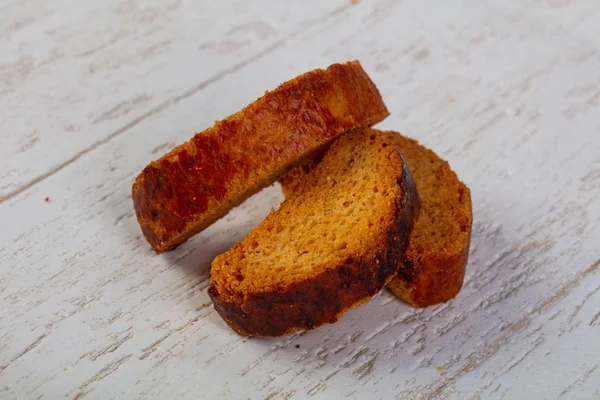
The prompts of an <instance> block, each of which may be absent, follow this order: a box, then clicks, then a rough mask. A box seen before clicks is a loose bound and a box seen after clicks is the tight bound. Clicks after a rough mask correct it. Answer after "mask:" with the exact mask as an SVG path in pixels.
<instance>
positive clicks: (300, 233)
mask: <svg viewBox="0 0 600 400" xmlns="http://www.w3.org/2000/svg"><path fill="white" fill-rule="evenodd" d="M418 207H419V201H418V197H417V195H416V190H415V187H414V182H412V178H411V176H410V173H408V172H407V168H405V164H404V162H403V161H402V159H401V157H400V156H399V154H398V152H397V150H396V149H395V148H394V146H393V144H392V143H391V141H390V140H389V138H387V137H385V136H383V135H380V134H378V133H376V132H374V131H370V130H367V131H355V132H352V133H348V134H346V135H344V136H343V137H342V138H340V139H338V140H337V141H336V142H335V143H334V144H333V145H332V146H331V148H330V149H329V151H328V152H327V154H326V155H325V157H324V158H323V161H322V162H321V163H320V164H318V165H317V166H316V167H315V168H314V169H313V170H312V171H311V172H310V173H309V174H307V175H306V176H305V179H304V184H303V185H302V187H301V188H299V189H298V190H297V191H295V192H294V193H293V195H291V196H290V197H288V198H287V199H286V200H285V201H284V202H283V203H282V204H281V207H280V209H279V210H278V211H273V212H271V214H270V215H269V216H268V217H267V218H266V219H265V220H264V221H263V222H262V223H261V224H260V225H259V226H257V227H256V228H255V229H254V230H252V231H251V232H250V233H249V234H248V235H247V237H246V238H245V239H244V240H243V241H242V242H241V243H238V244H237V245H235V246H234V247H233V248H232V249H230V250H229V251H228V252H226V253H224V254H222V255H220V256H218V257H217V258H216V259H215V260H214V262H213V264H212V271H211V288H210V290H209V294H210V295H211V297H212V298H213V302H214V303H215V308H216V309H217V311H218V312H219V313H220V314H221V316H223V318H224V319H225V320H226V321H227V322H228V323H229V324H230V325H231V326H232V327H233V328H234V329H235V330H236V331H238V332H239V333H241V334H244V335H269V336H273V335H281V334H284V333H286V332H290V331H293V330H296V329H311V328H314V327H316V326H319V325H321V324H323V323H331V322H335V321H336V320H337V318H338V317H339V316H340V315H341V314H342V313H343V312H345V311H346V310H347V309H349V308H351V307H353V306H355V305H357V304H359V303H361V302H363V301H365V300H367V299H368V298H370V297H371V296H372V295H373V294H375V293H376V292H377V291H379V290H380V289H381V288H383V287H384V285H385V284H386V283H387V282H388V281H389V280H390V279H391V277H392V276H393V275H394V273H395V272H396V270H397V268H398V264H399V259H400V258H401V257H402V256H403V254H404V251H405V249H406V247H407V245H408V237H409V234H410V231H411V230H412V227H413V224H414V220H415V218H416V214H417V213H418Z"/></svg>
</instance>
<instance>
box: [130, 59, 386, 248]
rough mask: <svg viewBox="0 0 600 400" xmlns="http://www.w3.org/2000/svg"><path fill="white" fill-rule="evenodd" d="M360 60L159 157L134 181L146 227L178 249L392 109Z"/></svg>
mask: <svg viewBox="0 0 600 400" xmlns="http://www.w3.org/2000/svg"><path fill="white" fill-rule="evenodd" d="M388 114H389V113H388V111H387V109H386V107H385V104H384V103H383V100H382V99H381V95H380V94H379V91H378V90H377V88H376V86H375V85H374V84H373V82H372V81H371V79H370V78H369V77H368V75H367V74H366V73H365V72H364V70H363V69H362V67H361V66H360V64H359V63H358V61H352V62H349V63H346V64H334V65H332V66H330V67H329V68H327V69H326V70H315V71H311V72H308V73H306V74H304V75H301V76H300V77H298V78H296V79H294V80H291V81H288V82H286V83H283V84H282V85H280V86H279V87H278V88H277V89H275V90H273V91H271V92H267V93H266V94H265V95H264V96H263V97H261V98H259V99H258V100H256V101H255V102H254V103H252V104H250V105H249V106H247V107H246V108H244V109H243V110H242V111H240V112H238V113H236V114H233V115H231V116H229V117H228V118H226V119H224V120H222V121H219V122H217V123H216V124H215V126H214V127H212V128H209V129H207V130H206V131H204V132H201V133H198V134H196V135H195V136H194V137H193V138H192V139H191V140H190V141H188V142H187V143H184V144H182V145H180V146H178V147H176V148H175V149H173V150H172V151H171V152H169V153H168V154H166V155H165V156H163V157H162V158H160V159H158V160H156V161H153V162H152V163H150V165H148V166H147V167H146V168H144V170H143V171H142V172H141V173H140V175H139V176H138V177H137V179H136V180H135V182H134V183H133V188H132V197H133V202H134V207H135V212H136V216H137V219H138V222H139V224H140V227H141V229H142V232H143V234H144V236H145V237H146V239H147V240H148V242H150V244H151V245H152V247H153V248H154V250H155V251H156V252H157V253H161V252H163V251H167V250H171V249H173V248H175V247H176V246H177V245H179V244H181V243H183V242H184V241H185V240H187V239H188V238H189V237H190V236H192V235H194V234H196V233H198V232H200V231H201V230H203V229H205V228H206V227H207V226H209V225H210V224H212V223H213V222H215V221H216V220H217V219H219V218H221V217H222V216H224V215H225V214H227V213H228V212H229V211H230V210H231V209H232V208H233V207H235V206H236V205H238V204H240V203H241V202H242V201H244V200H245V199H247V198H248V197H250V196H251V195H252V194H254V193H256V192H258V191H259V190H260V189H262V188H264V187H266V186H268V185H270V184H272V183H273V182H275V181H276V180H277V179H279V178H280V177H281V176H282V175H284V174H285V173H286V172H287V170H289V168H291V167H293V166H295V165H296V164H298V163H299V162H301V161H303V160H305V159H306V157H308V156H309V155H310V154H312V153H313V152H315V151H318V150H319V149H321V148H322V147H323V146H325V145H327V144H328V143H329V142H331V141H332V140H333V139H335V138H336V137H338V136H340V135H341V134H343V133H344V132H347V131H349V130H351V129H355V128H359V127H365V126H370V125H372V124H375V123H377V122H379V121H381V120H382V119H384V118H385V117H386V116H387V115H388Z"/></svg>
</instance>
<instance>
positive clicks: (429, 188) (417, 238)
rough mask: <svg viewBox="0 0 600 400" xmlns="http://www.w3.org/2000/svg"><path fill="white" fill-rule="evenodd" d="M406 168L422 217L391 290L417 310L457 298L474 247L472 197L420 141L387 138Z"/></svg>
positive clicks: (389, 135) (447, 167) (441, 161)
mask: <svg viewBox="0 0 600 400" xmlns="http://www.w3.org/2000/svg"><path fill="white" fill-rule="evenodd" d="M386 135H387V137H388V138H389V139H390V140H394V143H395V144H396V146H397V147H398V148H399V149H400V152H401V153H402V157H404V160H405V161H406V163H407V164H408V166H409V168H410V170H411V172H412V174H413V177H414V178H415V182H416V184H417V190H418V192H419V196H420V198H421V214H420V216H419V220H418V222H417V224H416V225H415V229H414V231H413V233H412V235H411V238H410V245H409V246H408V250H407V252H406V256H405V257H404V263H403V265H401V266H400V268H399V270H398V274H397V275H396V277H394V279H392V281H391V282H390V284H389V285H388V289H390V290H391V291H392V293H394V294H395V295H396V296H397V297H399V298H400V299H402V300H404V301H406V302H407V303H410V304H412V305H414V306H417V307H427V306H431V305H434V304H438V303H443V302H445V301H448V300H450V299H452V298H454V297H455V296H456V295H457V294H458V292H459V291H460V289H461V287H462V283H463V279H464V276H465V269H466V267H467V261H468V257H469V244H470V242H471V226H472V223H473V213H472V208H471V192H470V191H469V188H468V187H467V186H466V185H465V184H464V183H462V182H461V181H460V180H459V179H458V177H457V176H456V174H455V173H454V171H452V170H451V169H450V166H449V165H448V163H447V162H446V161H444V160H442V159H441V158H440V157H438V156H437V154H435V153H434V152H433V151H431V150H429V149H427V148H426V147H423V146H421V145H420V144H419V143H418V142H417V141H416V140H413V139H409V138H406V137H403V136H401V135H400V134H398V133H395V132H386Z"/></svg>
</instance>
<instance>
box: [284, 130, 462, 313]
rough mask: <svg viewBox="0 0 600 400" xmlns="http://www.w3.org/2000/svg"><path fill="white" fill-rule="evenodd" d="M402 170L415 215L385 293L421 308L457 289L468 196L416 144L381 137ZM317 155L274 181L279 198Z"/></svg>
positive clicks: (295, 186)
mask: <svg viewBox="0 0 600 400" xmlns="http://www.w3.org/2000/svg"><path fill="white" fill-rule="evenodd" d="M382 134H383V135H384V136H385V137H386V138H387V140H389V141H390V142H392V143H393V144H394V145H395V146H396V148H397V149H398V151H399V152H400V153H401V154H402V157H403V158H404V160H405V161H406V163H407V164H408V167H409V168H410V170H411V173H412V176H413V178H414V180H415V182H416V185H417V190H418V192H419V198H420V199H421V213H420V216H419V220H418V221H417V224H416V225H415V228H414V230H413V233H412V235H411V238H410V244H409V247H408V250H407V252H406V256H405V258H404V260H403V261H402V263H401V266H400V268H399V270H398V274H397V276H396V277H394V279H392V281H391V282H390V284H389V285H388V288H389V289H390V290H391V291H392V293H394V294H395V295H396V296H397V297H398V298H400V299H402V300H404V301H406V302H408V303H410V304H412V305H414V306H417V307H426V306H430V305H434V304H438V303H442V302H445V301H448V300H449V299H451V298H454V297H455V296H456V295H457V294H458V292H459V291H460V288H461V287H462V283H463V279H464V274H465V268H466V266H467V261H468V255H469V244H470V238H471V226H472V221H473V217H472V208H471V193H470V191H469V188H468V187H466V186H465V185H464V184H463V183H462V182H461V181H460V180H459V179H458V177H457V176H456V174H455V173H454V172H453V171H452V170H451V169H450V166H449V165H448V163H447V162H446V161H444V160H442V159H441V158H440V157H438V156H437V155H436V154H435V153H434V152H433V151H431V150H429V149H427V148H426V147H424V146H422V145H420V144H419V143H418V142H417V141H416V140H413V139H410V138H407V137H404V136H402V135H400V134H399V133H396V132H382ZM320 158H322V155H319V154H316V155H315V156H314V157H313V158H312V159H310V160H308V161H307V162H305V163H304V164H303V165H300V166H298V167H296V168H294V169H292V170H291V171H290V173H289V174H288V175H286V176H285V177H284V178H282V179H281V180H280V182H281V185H282V190H283V193H284V194H285V195H286V196H290V195H291V194H292V193H293V192H295V191H297V190H300V189H301V188H302V186H303V185H304V183H303V182H304V179H305V177H306V175H307V174H308V173H309V172H310V170H311V169H312V168H315V166H316V165H318V163H319V161H320Z"/></svg>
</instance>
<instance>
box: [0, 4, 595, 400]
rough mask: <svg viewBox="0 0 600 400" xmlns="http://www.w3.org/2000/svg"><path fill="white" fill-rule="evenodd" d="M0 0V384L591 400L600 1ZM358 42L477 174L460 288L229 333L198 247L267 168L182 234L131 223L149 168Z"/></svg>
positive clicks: (247, 394) (253, 203) (399, 108)
mask: <svg viewBox="0 0 600 400" xmlns="http://www.w3.org/2000/svg"><path fill="white" fill-rule="evenodd" d="M354 3H355V2H351V1H347V0H336V1H327V2H322V1H316V0H310V1H303V2H275V1H273V2H267V1H254V2H249V1H245V0H235V1H233V0H232V1H219V2H217V1H214V2H213V1H199V2H192V1H184V0H172V1H158V0H157V1H136V0H127V1H117V0H105V1H91V0H89V1H81V2H71V1H66V0H57V1H52V2H43V1H39V0H38V1H33V0H31V1H21V0H18V1H17V0H12V1H11V0H8V1H0V110H2V111H1V118H0V129H1V131H2V146H0V219H1V220H2V229H1V230H0V398H2V399H5V398H6V399H11V398H20V399H54V398H70V399H81V398H106V399H123V398H163V399H175V398H188V399H196V398H207V399H216V398H224V399H229V398H230V399H237V398H252V399H261V398H264V399H289V398H298V399H302V398H325V399H327V398H350V399H363V398H383V399H393V398H401V399H404V398H406V399H415V398H422V399H443V398H456V399H484V398H485V399H525V398H536V399H546V398H547V399H554V398H565V399H590V398H595V399H599V398H600V340H599V339H600V7H599V6H598V3H597V1H594V0H590V1H585V0H580V1H576V0H520V1H519V0H504V1H501V0H490V1H476V0H468V1H458V0H449V1H444V2H439V1H434V0H425V1H396V0H379V1H375V0H362V1H360V2H356V3H357V4H354ZM354 58H357V59H359V60H361V62H362V64H363V66H364V67H365V69H366V70H367V71H368V72H369V73H370V74H371V76H372V78H373V80H374V81H375V82H376V83H377V84H378V86H379V87H380V89H381V92H382V94H383V95H384V98H385V100H386V103H387V104H388V106H389V108H390V111H391V112H392V116H390V117H389V118H388V119H387V120H386V121H384V123H383V124H381V126H382V127H384V128H389V129H395V130H401V131H402V132H404V133H405V134H407V135H410V136H413V137H415V138H417V139H419V140H420V141H421V142H423V143H424V144H426V145H428V146H430V147H432V148H433V149H434V150H436V151H437V152H439V153H440V154H441V155H442V156H444V157H445V158H447V159H448V160H449V161H450V163H451V165H452V166H453V168H454V169H455V170H456V171H457V172H458V173H459V175H460V176H461V178H462V179H463V180H464V181H465V182H466V183H467V184H468V185H469V186H470V187H471V190H472V196H473V203H474V219H475V224H474V232H473V240H472V248H471V255H470V264H469V268H468V271H467V276H466V283H465V287H464V289H463V291H462V292H461V294H460V295H459V296H458V298H457V299H455V300H454V301H451V302H449V303H448V304H444V305H441V306H436V307H432V308H428V309H424V310H419V309H414V308H411V307H409V306H407V305H405V304H403V303H401V302H399V301H397V300H395V299H394V298H393V297H392V296H391V295H389V294H388V293H381V294H380V295H378V296H377V297H376V298H375V299H373V300H372V301H371V302H370V303H369V304H367V305H365V306H364V307H361V308H359V309H357V310H354V311H352V312H350V313H348V314H347V315H346V316H345V317H344V318H343V319H342V320H341V321H339V322H338V323H337V324H334V325H330V326H326V327H323V328H320V329H318V330H316V331H312V332H308V333H300V334H293V335H291V336H287V337H284V338H280V339H256V338H255V339H249V340H247V339H245V338H241V337H239V336H237V335H236V334H234V333H233V332H232V331H231V330H230V329H229V328H228V327H227V326H226V325H225V324H224V322H223V321H222V320H221V319H220V318H219V317H218V315H217V314H216V313H215V311H214V309H213V307H212V305H211V303H210V299H209V298H208V295H207V293H206V289H207V286H208V277H209V265H210V261H211V259H212V258H213V257H214V256H215V255H216V254H218V253H220V252H222V251H224V250H226V249H227V248H228V247H229V246H231V245H232V244H233V243H234V242H236V241H238V240H240V239H241V238H242V237H243V236H244V234H245V233H246V232H247V231H248V230H249V229H250V228H251V227H252V226H254V225H255V224H257V223H258V222H259V221H260V220H261V219H262V218H263V217H264V216H265V215H266V213H267V212H268V211H269V209H270V207H272V206H277V204H278V203H279V202H280V201H281V199H282V196H281V194H280V192H279V188H278V187H277V186H274V187H272V188H269V189H267V190H265V191H263V192H262V193H260V194H259V195H257V196H255V197H253V198H252V199H250V200H249V201H248V202H246V203H245V204H244V205H243V206H241V207H240V208H239V209H236V210H234V211H233V212H232V213H231V214H229V215H228V216H227V217H226V218H225V219H223V220H222V221H220V222H219V223H217V224H216V225H214V226H212V227H211V228H209V229H208V230H206V231H205V232H204V233H202V234H200V235H198V236H197V237H195V238H194V239H193V240H190V241H189V242H188V243H186V244H185V245H184V246H182V247H180V248H179V249H177V250H176V251H174V252H172V253H169V254H165V255H162V256H156V255H154V254H153V253H152V251H151V250H150V247H149V245H148V244H147V243H146V242H145V241H144V240H143V238H142V237H141V234H140V231H139V228H138V226H137V223H136V221H135V217H134V214H133V211H132V202H131V197H130V186H131V183H132V180H133V178H134V177H135V175H136V174H137V173H138V172H139V171H140V170H141V169H142V168H143V167H144V165H145V164H146V163H148V162H149V161H151V160H152V159H155V158H157V157H159V156H160V155H161V154H162V153H163V152H165V151H166V150H168V149H169V148H171V147H172V146H174V145H175V144H178V143H181V142H183V141H185V140H187V139H188V138H189V137H191V135H192V134H193V132H195V131H200V130H203V129H204V128H206V127H208V126H210V125H211V124H212V122H213V121H214V120H215V119H220V118H223V117H225V116H227V115H228V114H230V113H231V112H234V111H236V110H238V109H239V108H240V107H242V106H243V105H245V104H246V103H248V102H251V101H253V100H254V99H255V98H257V97H258V96H260V95H261V94H262V92H263V91H264V90H266V89H271V88H274V87H275V86H276V85H277V84H278V83H280V82H281V81H284V80H286V79H289V78H291V77H293V76H295V75H298V74H300V73H302V72H305V71H307V70H309V69H312V68H316V67H325V66H327V65H329V64H330V63H332V62H339V61H346V60H349V59H354Z"/></svg>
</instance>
